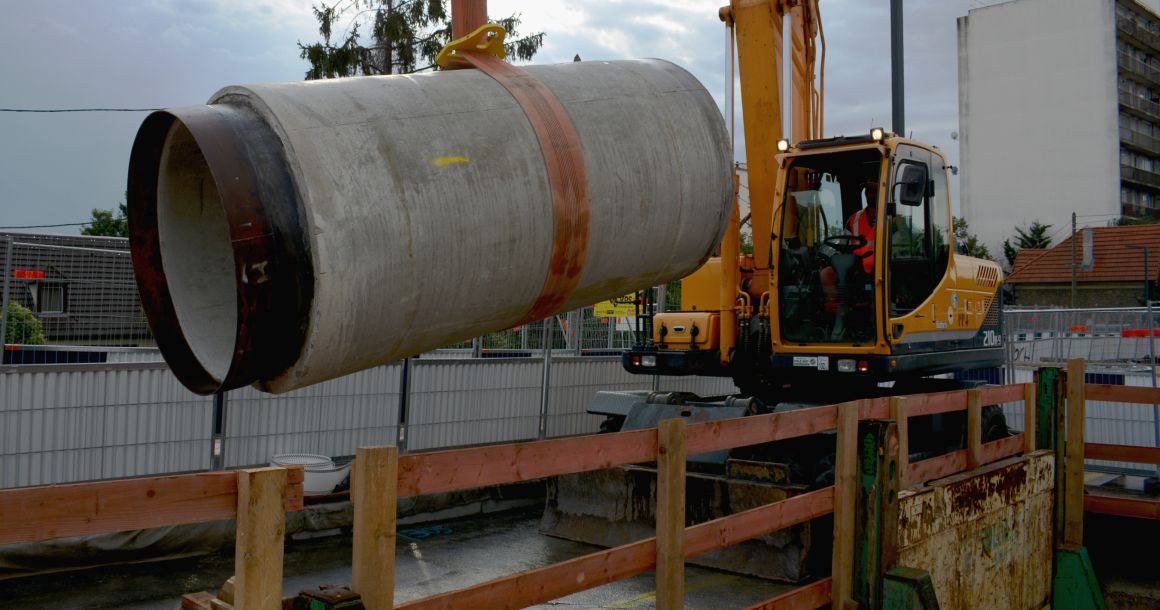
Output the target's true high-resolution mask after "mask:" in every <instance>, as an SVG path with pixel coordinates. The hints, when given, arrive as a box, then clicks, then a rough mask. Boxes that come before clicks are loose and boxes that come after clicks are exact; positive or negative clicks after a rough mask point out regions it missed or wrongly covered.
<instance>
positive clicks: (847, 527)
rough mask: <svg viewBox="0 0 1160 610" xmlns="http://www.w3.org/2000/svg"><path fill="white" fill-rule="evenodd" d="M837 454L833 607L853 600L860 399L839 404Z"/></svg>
mask: <svg viewBox="0 0 1160 610" xmlns="http://www.w3.org/2000/svg"><path fill="white" fill-rule="evenodd" d="M837 445H838V446H837V454H836V455H835V456H834V554H833V558H832V564H831V566H830V574H831V577H832V578H833V604H832V607H833V608H838V609H842V608H845V607H846V606H847V605H848V604H853V603H854V601H853V595H854V513H855V512H856V511H857V508H856V507H855V505H854V504H855V502H854V501H855V498H856V497H857V492H858V403H857V402H856V401H854V402H844V403H842V404H840V405H838V439H837Z"/></svg>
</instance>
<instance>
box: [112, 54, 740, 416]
mask: <svg viewBox="0 0 1160 610" xmlns="http://www.w3.org/2000/svg"><path fill="white" fill-rule="evenodd" d="M526 72H527V74H528V75H530V76H531V77H533V78H534V79H536V80H538V81H539V82H540V83H542V84H543V85H545V86H546V87H547V88H548V90H550V91H551V92H552V94H553V95H554V96H555V98H556V99H558V100H559V102H560V104H561V105H562V107H563V108H564V109H565V110H566V112H567V117H568V118H569V119H570V120H571V123H572V125H573V126H574V129H575V134H576V136H577V139H578V145H579V148H580V151H581V153H582V157H583V166H584V172H582V173H581V174H580V175H581V176H586V177H585V178H584V180H586V183H585V184H584V185H582V186H586V189H587V201H586V209H585V210H583V212H584V214H586V217H584V216H582V215H578V216H576V217H574V218H572V224H570V225H567V226H566V227H565V228H566V230H563V231H562V230H561V228H560V222H559V212H558V210H557V211H554V209H553V200H552V192H551V189H550V185H549V177H548V175H547V168H546V161H545V155H544V153H543V152H542V150H541V147H540V144H539V143H538V141H537V135H536V133H535V132H534V129H533V126H532V125H531V124H530V121H529V118H528V116H527V115H526V114H525V112H524V111H523V109H522V108H521V107H520V105H519V104H517V103H516V101H515V100H514V99H513V96H512V94H509V93H508V91H507V90H505V89H504V88H503V87H501V86H500V85H499V84H497V83H496V82H495V81H494V80H492V79H491V78H489V77H488V76H487V75H485V74H482V73H480V72H479V71H476V70H457V71H447V72H439V73H434V74H425V75H408V76H388V77H365V78H350V79H336V80H329V81H314V82H296V83H279V84H267V85H254V86H245V87H227V88H225V89H223V90H222V91H219V92H218V93H217V94H215V95H214V96H213V97H212V99H211V100H210V102H209V104H208V105H205V106H194V107H187V108H178V109H171V110H166V111H160V112H155V113H153V114H152V115H150V116H149V117H148V118H146V120H145V121H144V123H143V124H142V126H141V128H140V131H139V132H138V134H137V139H136V142H135V143H134V146H133V153H132V158H131V161H130V167H129V181H128V197H129V222H130V241H131V244H132V250H133V262H134V266H135V270H136V274H137V281H138V286H139V288H140V291H141V295H142V302H143V305H144V308H145V312H146V315H147V317H148V318H149V322H150V325H151V327H152V328H153V332H154V334H155V336H156V338H157V342H158V345H159V346H160V348H161V351H162V353H163V354H164V356H165V358H166V360H167V361H168V362H169V364H170V366H171V368H172V369H173V371H174V373H175V374H176V375H177V377H178V378H179V379H180V380H181V381H182V382H183V383H184V384H185V385H186V386H187V387H189V388H190V389H191V390H193V391H195V392H198V393H203V394H205V393H211V392H216V391H221V390H224V389H230V388H235V387H240V386H243V385H248V384H253V385H255V386H256V387H258V388H259V389H262V390H266V391H270V392H285V391H288V390H293V389H295V388H300V387H303V386H306V385H309V384H312V383H317V382H320V381H323V380H326V379H330V378H333V377H337V376H340V375H344V374H347V373H351V372H354V371H358V370H361V369H365V368H368V367H372V366H375V365H378V364H382V363H386V362H390V361H393V360H396V359H399V358H403V357H405V356H409V355H413V354H416V353H419V352H423V351H426V350H430V349H434V348H437V347H440V346H443V345H447V344H449V343H453V342H456V341H460V340H463V339H465V338H469V337H472V336H476V335H479V334H483V333H487V332H492V331H495V330H500V329H503V328H508V327H511V326H513V325H515V324H519V323H523V322H526V321H530V319H529V316H530V315H538V316H539V317H543V316H545V315H548V314H550V313H553V312H555V311H562V310H567V309H572V308H576V307H580V306H583V305H588V304H591V303H593V302H596V301H599V300H602V299H607V298H610V297H614V296H618V295H622V294H625V293H627V292H631V291H633V290H636V289H640V288H643V287H646V286H651V285H656V284H659V283H662V282H666V281H670V280H673V279H677V278H679V277H682V276H684V275H686V274H688V273H690V272H692V271H693V270H694V269H696V268H697V267H698V266H699V265H701V263H702V262H704V261H705V259H706V258H707V257H708V256H709V255H710V253H711V252H712V251H713V249H714V248H715V247H716V244H717V243H718V241H719V240H720V238H721V235H722V232H723V230H724V226H725V223H726V221H727V219H728V213H729V209H730V204H731V199H732V174H731V171H730V164H731V151H730V148H729V145H728V141H727V135H726V131H725V127H724V123H723V121H722V118H721V115H720V112H719V111H718V109H717V106H716V104H715V103H714V101H713V99H712V98H711V97H710V95H709V94H708V93H707V92H706V91H705V89H704V87H702V86H701V84H700V83H698V82H697V81H696V79H694V78H693V77H692V76H691V75H689V74H688V73H687V72H686V71H684V70H683V69H681V68H679V67H677V66H675V65H673V64H671V63H668V62H664V61H660V60H641V61H616V62H580V63H568V64H560V65H552V66H529V67H527V68H526ZM554 218H555V219H556V220H554ZM581 232H582V233H583V235H582V236H581V237H582V238H583V239H582V241H577V243H579V246H577V248H576V256H575V258H576V260H575V261H574V263H575V264H573V265H572V266H570V267H569V268H567V269H561V268H557V267H559V266H558V265H552V264H551V261H552V257H553V247H554V242H556V244H555V245H556V247H559V242H560V241H561V240H574V241H576V240H577V239H578V238H577V234H578V233H581ZM572 245H574V246H575V245H576V244H572ZM561 274H571V275H572V277H571V284H570V289H569V290H567V291H563V292H559V291H558V292H557V293H555V294H554V295H553V296H552V298H550V299H546V300H545V296H544V295H545V294H546V288H545V286H546V285H547V284H549V283H550V282H551V281H552V280H553V279H554V278H556V279H558V278H559V276H561ZM545 303H547V305H545ZM545 307H546V309H545Z"/></svg>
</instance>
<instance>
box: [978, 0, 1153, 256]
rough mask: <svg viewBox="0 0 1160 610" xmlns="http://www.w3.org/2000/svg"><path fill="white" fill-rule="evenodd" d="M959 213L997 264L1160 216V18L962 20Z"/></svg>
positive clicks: (991, 10) (1078, 10) (1054, 2)
mask: <svg viewBox="0 0 1160 610" xmlns="http://www.w3.org/2000/svg"><path fill="white" fill-rule="evenodd" d="M958 30H959V126H960V132H961V139H960V166H961V169H962V176H961V187H960V188H961V193H960V199H959V201H960V209H961V212H962V215H963V216H964V217H965V218H966V220H967V222H968V223H969V225H970V227H971V229H972V230H973V231H974V232H975V233H976V234H977V235H978V236H979V238H980V239H982V240H983V242H984V243H986V244H987V245H988V247H990V248H991V252H992V253H994V254H996V255H998V254H999V253H1000V252H1001V248H1000V244H1001V243H1002V241H1003V240H1004V239H1006V238H1009V237H1011V236H1012V235H1013V234H1014V229H1015V227H1017V226H1019V227H1027V226H1028V225H1030V224H1031V223H1032V222H1035V221H1038V222H1041V223H1044V224H1049V225H1052V227H1053V228H1052V230H1051V233H1053V234H1055V235H1056V236H1057V237H1061V236H1066V235H1067V234H1068V230H1069V228H1070V224H1071V218H1072V213H1073V212H1074V213H1075V214H1076V215H1077V217H1078V219H1079V226H1080V227H1082V226H1092V225H1099V226H1102V225H1106V224H1108V223H1110V222H1114V221H1115V220H1116V219H1117V218H1118V217H1119V216H1121V215H1125V216H1143V215H1160V16H1157V14H1156V13H1154V12H1153V11H1152V10H1151V9H1149V8H1145V7H1144V6H1143V5H1141V4H1139V3H1137V2H1136V1H1135V0H1014V1H1012V2H1007V3H1003V4H996V5H992V6H988V7H986V8H981V9H976V10H972V11H970V13H969V14H968V15H967V16H966V17H960V18H959V21H958Z"/></svg>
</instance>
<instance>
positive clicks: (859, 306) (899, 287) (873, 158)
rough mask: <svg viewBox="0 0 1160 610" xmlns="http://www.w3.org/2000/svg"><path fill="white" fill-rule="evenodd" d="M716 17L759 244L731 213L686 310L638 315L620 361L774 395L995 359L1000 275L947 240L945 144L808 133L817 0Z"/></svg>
mask: <svg viewBox="0 0 1160 610" xmlns="http://www.w3.org/2000/svg"><path fill="white" fill-rule="evenodd" d="M721 16H722V19H724V20H725V22H726V23H727V24H728V25H730V26H731V28H732V29H734V30H735V32H736V37H735V39H736V41H737V59H738V64H739V68H740V83H741V102H742V107H743V112H744V123H745V150H746V156H747V159H748V183H749V209H750V215H749V218H750V220H751V225H752V236H753V244H752V246H753V253H752V254H745V255H740V253H739V251H738V250H739V243H740V236H741V231H740V228H741V227H740V226H739V223H738V222H736V220H735V221H734V222H732V223H731V226H730V227H729V228H728V229H727V231H726V233H725V236H724V239H723V242H722V246H721V256H719V257H715V258H712V259H710V261H709V262H708V263H707V264H706V265H705V266H704V267H702V268H701V269H700V270H698V271H697V272H696V273H694V274H693V275H691V276H689V277H688V278H686V279H684V280H683V281H682V282H681V308H680V310H679V311H669V312H663V313H655V314H650V315H645V316H642V317H641V318H640V329H639V330H640V335H639V336H641V337H642V338H643V339H644V340H643V341H639V342H638V343H639V344H638V345H637V346H636V347H635V348H634V349H633V350H632V351H631V352H629V353H627V354H625V356H624V365H625V367H626V368H627V369H628V370H629V371H631V372H634V373H641V374H654V375H713V376H725V377H732V378H733V379H734V380H735V381H736V383H737V386H738V388H739V389H740V390H741V391H742V393H744V394H748V395H752V396H757V397H759V398H762V399H766V398H768V399H771V400H776V399H777V398H778V396H779V394H782V393H784V392H785V391H788V390H791V389H794V388H798V389H805V390H807V391H809V392H817V391H819V390H821V389H824V388H827V387H833V386H835V385H839V386H841V387H843V388H845V389H849V390H852V391H856V392H861V393H864V392H865V391H867V389H868V388H870V387H872V386H877V385H878V384H879V383H881V382H885V381H891V380H897V381H905V380H911V379H917V378H921V377H925V376H929V375H932V374H935V373H947V372H953V371H962V370H970V369H978V368H983V367H991V366H997V365H999V364H1001V363H1002V362H1003V359H1004V353H1003V347H1002V333H1001V332H1000V327H999V324H1000V316H999V311H1000V308H1001V303H1000V301H999V285H1000V283H1001V281H1002V271H1001V269H1000V267H999V265H998V264H996V263H994V262H992V261H987V260H980V259H977V258H971V257H968V256H965V255H962V254H959V253H958V252H956V251H955V248H954V239H953V233H952V227H951V222H952V217H951V199H950V194H949V188H948V187H949V169H950V168H949V166H948V164H947V162H946V159H945V158H944V156H943V154H942V153H941V152H940V151H939V150H938V149H937V148H934V147H931V146H927V145H925V144H922V143H920V142H916V141H913V140H909V139H906V138H904V137H902V136H900V135H897V134H892V133H890V132H887V131H885V130H884V129H880V128H876V129H871V130H869V131H868V132H867V133H865V134H858V135H854V136H841V137H832V138H819V137H817V136H818V134H819V132H820V128H821V124H822V121H821V99H822V96H821V87H820V84H819V85H817V86H815V84H814V82H813V80H814V77H813V75H814V74H815V70H814V68H815V63H816V53H815V48H816V47H815V45H814V44H813V42H812V41H813V40H814V39H815V38H816V37H817V35H818V32H819V31H820V21H819V20H818V9H817V2H816V0H803V1H798V2H779V1H776V0H775V1H773V2H769V1H766V2H746V1H735V2H733V4H732V5H731V6H729V7H725V8H723V9H722V10H721ZM783 21H787V22H789V23H790V24H791V25H789V27H788V28H786V29H783V28H780V27H778V26H779V25H780V24H782V22H783ZM783 31H788V32H789V33H790V35H785V36H784V38H785V40H783V34H782V32H783ZM781 49H789V50H790V51H789V53H788V55H787V54H786V52H785V51H782V52H778V50H781ZM771 51H772V52H771ZM785 56H788V57H790V60H791V63H790V65H792V66H793V70H791V71H790V72H791V73H792V74H788V75H786V78H785V79H784V80H783V81H782V83H780V86H779V82H778V80H779V78H778V77H779V75H781V74H782V61H781V58H782V57H785ZM786 89H788V90H789V91H791V92H792V93H791V94H790V95H779V90H786ZM788 117H792V120H789V119H788ZM790 125H792V128H790ZM738 207H739V206H738V205H737V204H735V206H734V217H735V218H737V217H738V216H739V209H738ZM796 393H797V392H795V394H796Z"/></svg>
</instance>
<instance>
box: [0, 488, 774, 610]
mask: <svg viewBox="0 0 1160 610" xmlns="http://www.w3.org/2000/svg"><path fill="white" fill-rule="evenodd" d="M539 516H540V509H539V508H534V509H526V510H520V511H513V512H509V513H503V514H498V515H490V516H480V517H472V518H466V519H458V520H453V521H444V522H439V523H429V524H424V525H421V526H414V527H411V528H407V527H404V528H401V529H400V530H399V544H398V546H397V549H396V556H395V557H396V583H397V590H396V597H395V599H396V601H397V602H405V601H409V600H413V599H418V598H420V597H425V596H427V595H431V594H434V593H440V592H444V591H451V590H455V589H461V588H464V587H467V586H470V585H473V584H477V583H480V582H484V581H487V580H491V579H493V578H498V577H502V576H507V575H509V574H514V573H517V572H521V571H525V570H530V569H534V568H537V567H542V566H546V565H549V564H552V563H555V562H558V561H563V560H566V559H570V558H572V557H577V556H580V555H585V554H588V553H592V552H595V551H597V550H599V549H598V548H597V547H592V546H589V545H585V544H580V543H575V542H570V541H566V540H560V539H556V538H551V537H549V536H544V535H541V534H539V533H538V532H537V531H536V526H537V524H538V522H539ZM350 543H351V539H350V536H349V534H338V535H332V536H327V537H320V538H313V539H308V540H294V541H291V542H290V543H289V544H288V545H287V547H286V559H285V563H284V566H285V567H284V570H285V571H284V575H285V576H284V593H285V594H286V595H291V594H293V593H296V592H298V591H300V590H301V589H304V588H309V587H314V586H317V585H321V584H329V583H335V584H349V583H350V578H351V575H350V560H351V545H350ZM232 573H233V552H232V550H229V551H226V552H224V553H221V554H217V555H212V556H205V557H198V558H189V559H178V560H169V561H164V562H150V563H142V564H133V565H123V566H116V567H106V568H99V569H92V570H84V571H77V572H68V573H61V574H50V575H43V576H34V577H25V578H18V579H11V580H4V581H0V608H114V607H115V608H127V609H135V610H146V609H148V610H172V609H174V608H178V607H179V600H180V597H181V595H182V594H184V593H189V592H194V591H203V590H209V591H216V589H217V588H218V587H219V586H221V583H222V582H224V581H225V580H226V579H227V578H229V576H230V575H231V574H232ZM792 588H793V587H792V586H790V585H786V584H781V583H774V582H770V581H765V580H761V579H757V578H748V577H744V576H737V575H734V574H728V573H724V572H717V571H713V570H709V569H703V568H697V567H687V568H686V571H685V590H686V604H685V607H686V608H690V609H698V608H703V609H707V610H713V609H717V608H744V607H747V606H750V605H752V604H756V603H758V602H760V601H763V600H766V599H769V598H771V597H775V596H777V595H779V594H781V593H783V592H785V591H789V590H791V589H792ZM538 607H541V608H548V607H576V608H599V609H605V608H608V609H612V608H617V609H624V608H655V607H656V596H655V589H654V578H653V574H652V573H646V574H642V575H640V576H637V577H634V578H631V579H628V580H624V581H620V582H617V583H613V584H610V585H606V586H603V587H598V588H596V589H592V590H589V591H585V592H581V593H577V594H574V595H571V596H568V597H565V598H562V599H559V600H556V601H554V602H550V603H548V604H545V605H543V606H538Z"/></svg>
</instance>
